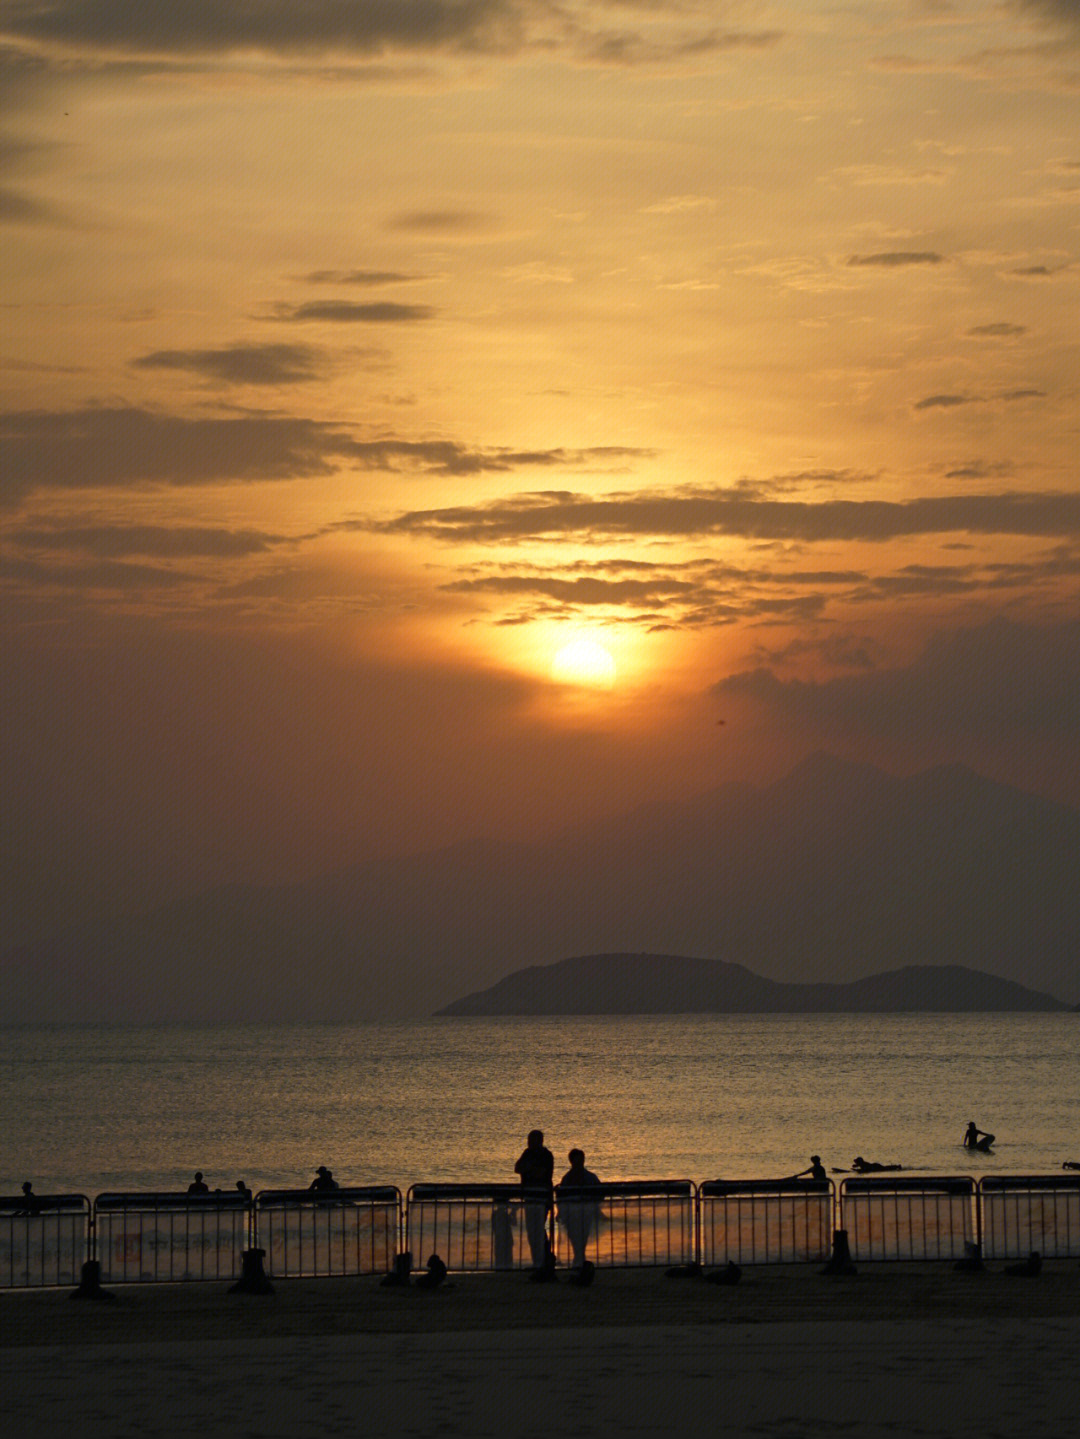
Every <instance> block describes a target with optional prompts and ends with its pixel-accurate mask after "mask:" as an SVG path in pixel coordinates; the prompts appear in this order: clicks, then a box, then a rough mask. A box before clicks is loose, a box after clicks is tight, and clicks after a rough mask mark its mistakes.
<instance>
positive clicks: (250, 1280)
mask: <svg viewBox="0 0 1080 1439" xmlns="http://www.w3.org/2000/svg"><path fill="white" fill-rule="evenodd" d="M265 1255H266V1250H265V1249H245V1250H244V1252H243V1254H242V1255H241V1256H240V1260H241V1264H242V1268H241V1270H240V1278H239V1279H238V1280H237V1281H236V1283H235V1284H234V1285H233V1286H232V1287H231V1288H230V1290H229V1293H230V1294H273V1292H274V1286H273V1285H272V1284H271V1283H270V1281H269V1279H267V1277H266V1270H265V1269H264V1268H263V1259H264V1257H265Z"/></svg>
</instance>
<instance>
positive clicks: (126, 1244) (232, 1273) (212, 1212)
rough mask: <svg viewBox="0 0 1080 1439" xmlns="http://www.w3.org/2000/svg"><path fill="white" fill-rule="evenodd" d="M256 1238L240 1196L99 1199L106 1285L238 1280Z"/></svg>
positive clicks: (97, 1222)
mask: <svg viewBox="0 0 1080 1439" xmlns="http://www.w3.org/2000/svg"><path fill="white" fill-rule="evenodd" d="M250 1233H251V1201H250V1200H249V1199H247V1198H246V1197H245V1196H244V1195H242V1194H239V1193H236V1194H234V1193H231V1192H230V1193H224V1194H166V1193H141V1194H140V1193H127V1194H99V1195H98V1197H97V1198H96V1199H95V1200H94V1246H95V1253H96V1257H97V1259H98V1261H99V1263H100V1264H101V1280H102V1283H108V1284H137V1283H142V1284H168V1283H172V1282H174V1281H181V1280H185V1281H186V1280H202V1279H236V1278H239V1276H240V1272H241V1267H242V1263H243V1260H242V1255H243V1252H244V1250H245V1249H246V1248H247V1247H248V1243H249V1240H250Z"/></svg>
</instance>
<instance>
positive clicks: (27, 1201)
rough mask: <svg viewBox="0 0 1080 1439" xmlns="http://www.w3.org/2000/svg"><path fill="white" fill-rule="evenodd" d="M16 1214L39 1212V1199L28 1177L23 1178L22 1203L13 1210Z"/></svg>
mask: <svg viewBox="0 0 1080 1439" xmlns="http://www.w3.org/2000/svg"><path fill="white" fill-rule="evenodd" d="M15 1213H16V1214H40V1213H41V1200H40V1199H39V1198H38V1197H37V1195H36V1194H35V1193H34V1186H33V1184H31V1182H30V1180H29V1179H24V1180H23V1186H22V1204H21V1205H20V1206H19V1208H18V1209H16V1211H15Z"/></svg>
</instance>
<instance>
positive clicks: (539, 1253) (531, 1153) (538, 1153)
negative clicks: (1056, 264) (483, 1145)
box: [514, 1129, 555, 1269]
mask: <svg viewBox="0 0 1080 1439" xmlns="http://www.w3.org/2000/svg"><path fill="white" fill-rule="evenodd" d="M514 1173H515V1174H519V1175H520V1176H521V1186H522V1188H523V1189H531V1190H535V1191H539V1190H542V1191H543V1196H542V1197H541V1195H540V1194H539V1193H537V1194H535V1196H534V1197H533V1198H531V1199H527V1200H526V1201H525V1233H526V1234H527V1235H528V1238H529V1253H530V1254H531V1255H532V1262H533V1268H534V1269H542V1268H543V1266H544V1262H545V1260H546V1259H547V1253H548V1237H547V1220H548V1215H549V1214H550V1213H551V1207H552V1201H553V1198H554V1179H555V1156H554V1155H553V1154H552V1152H551V1150H550V1149H546V1148H545V1147H544V1131H543V1130H542V1129H530V1130H529V1137H528V1140H527V1141H526V1145H525V1148H524V1150H523V1151H522V1154H521V1157H520V1158H519V1159H518V1162H517V1163H516V1164H515V1165H514Z"/></svg>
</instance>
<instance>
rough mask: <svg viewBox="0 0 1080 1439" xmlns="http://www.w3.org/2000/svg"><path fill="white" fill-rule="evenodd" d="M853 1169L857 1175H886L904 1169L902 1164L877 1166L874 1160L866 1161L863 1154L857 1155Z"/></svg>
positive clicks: (852, 1164) (853, 1161) (852, 1165)
mask: <svg viewBox="0 0 1080 1439" xmlns="http://www.w3.org/2000/svg"><path fill="white" fill-rule="evenodd" d="M851 1167H852V1169H853V1170H854V1171H855V1173H856V1174H885V1173H889V1172H892V1171H894V1170H897V1169H903V1167H904V1166H903V1165H902V1164H875V1163H874V1161H873V1160H872V1159H864V1158H863V1157H862V1155H861V1154H856V1156H855V1158H854V1159H853V1160H852V1161H851Z"/></svg>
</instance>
